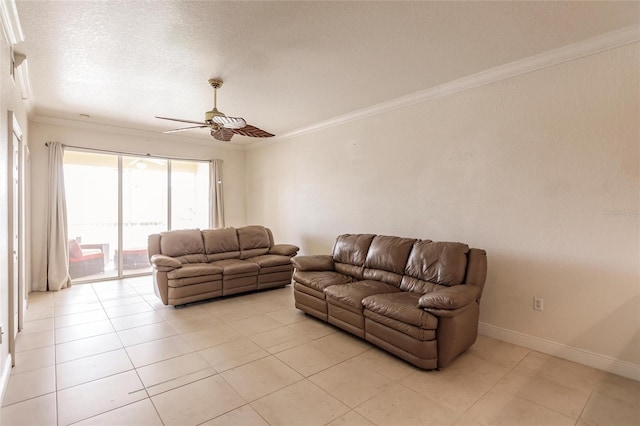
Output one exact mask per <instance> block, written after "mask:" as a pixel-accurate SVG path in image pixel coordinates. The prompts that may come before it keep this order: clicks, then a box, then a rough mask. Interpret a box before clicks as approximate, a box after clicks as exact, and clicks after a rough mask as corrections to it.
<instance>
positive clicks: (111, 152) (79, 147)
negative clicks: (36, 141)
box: [44, 142, 212, 163]
mask: <svg viewBox="0 0 640 426" xmlns="http://www.w3.org/2000/svg"><path fill="white" fill-rule="evenodd" d="M50 143H51V142H45V144H44V146H46V147H47V148H48V147H49V144H50ZM62 146H63V147H64V148H74V149H78V150H81V151H93V152H103V153H105V154H117V155H131V156H135V157H149V158H162V159H166V160H184V161H202V162H205V161H206V162H207V163H210V162H211V161H212V160H203V159H202V158H187V157H169V156H166V155H151V154H150V153H148V152H147V153H146V154H140V153H138V152H124V151H111V150H108V149H99V148H87V147H84V146H74V145H65V144H62Z"/></svg>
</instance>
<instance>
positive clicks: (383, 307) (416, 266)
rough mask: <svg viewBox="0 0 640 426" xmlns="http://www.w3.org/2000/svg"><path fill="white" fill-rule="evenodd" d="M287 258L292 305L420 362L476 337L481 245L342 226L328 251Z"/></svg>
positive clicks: (443, 359)
mask: <svg viewBox="0 0 640 426" xmlns="http://www.w3.org/2000/svg"><path fill="white" fill-rule="evenodd" d="M291 262H292V263H293V266H294V268H295V272H294V274H293V281H294V298H295V306H296V307H297V308H298V309H300V310H302V311H304V312H306V313H308V314H310V315H313V316H315V317H317V318H320V319H322V320H324V321H328V322H329V323H331V324H333V325H336V326H338V327H340V328H342V329H344V330H346V331H349V332H350V333H353V334H355V335H356V336H359V337H361V338H364V339H366V340H367V341H369V342H371V343H373V344H375V345H377V346H379V347H381V348H383V349H385V350H387V351H388V352H391V353H393V354H395V355H396V356H398V357H400V358H402V359H404V360H406V361H409V362H410V363H412V364H414V365H416V366H418V367H420V368H424V369H436V368H441V367H445V366H446V365H448V364H449V363H450V362H451V361H452V360H453V359H454V358H455V357H456V356H458V355H459V354H460V353H462V352H464V351H465V350H467V349H468V348H469V347H470V346H471V345H472V344H473V343H474V342H475V340H476V338H477V335H478V316H479V303H480V296H481V294H482V289H483V287H484V282H485V278H486V273H487V258H486V253H485V251H484V250H480V249H474V248H471V249H470V248H469V247H468V246H467V245H466V244H462V243H453V242H433V241H430V240H417V239H412V238H400V237H391V236H383V235H371V234H357V235H352V234H345V235H340V236H339V237H338V238H337V240H336V243H335V245H334V247H333V254H332V255H331V256H329V255H320V256H296V257H294V258H293V259H291Z"/></svg>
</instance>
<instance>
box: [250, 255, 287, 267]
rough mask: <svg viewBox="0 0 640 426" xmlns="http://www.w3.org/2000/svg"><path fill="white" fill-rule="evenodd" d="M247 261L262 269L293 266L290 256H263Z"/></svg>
mask: <svg viewBox="0 0 640 426" xmlns="http://www.w3.org/2000/svg"><path fill="white" fill-rule="evenodd" d="M246 261H247V262H253V263H257V264H258V265H260V267H261V268H268V267H270V266H280V265H287V266H291V258H290V257H289V256H280V255H277V254H264V255H262V256H256V257H250V258H248V259H246Z"/></svg>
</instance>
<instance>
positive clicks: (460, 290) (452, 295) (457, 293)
mask: <svg viewBox="0 0 640 426" xmlns="http://www.w3.org/2000/svg"><path fill="white" fill-rule="evenodd" d="M478 293H479V289H478V287H476V286H474V285H456V286H453V287H447V288H444V289H441V290H436V291H432V292H430V293H427V294H425V295H423V296H422V297H421V298H420V300H418V305H420V307H422V308H425V309H426V310H427V311H429V312H432V311H442V310H444V311H455V310H456V309H460V308H463V307H465V306H466V305H468V304H469V303H471V302H473V301H474V300H476V299H477V298H478ZM432 313H435V312H432Z"/></svg>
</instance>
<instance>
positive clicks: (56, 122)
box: [29, 114, 245, 151]
mask: <svg viewBox="0 0 640 426" xmlns="http://www.w3.org/2000/svg"><path fill="white" fill-rule="evenodd" d="M29 121H30V122H31V123H35V124H47V125H51V126H62V127H72V128H75V129H83V130H97V131H101V132H106V133H114V134H119V135H127V136H137V137H140V138H146V139H159V140H166V141H173V142H184V143H192V144H197V145H206V146H210V147H215V148H222V149H229V150H234V151H244V150H245V148H244V146H242V145H234V144H230V143H227V142H218V141H215V140H211V141H209V140H204V139H201V138H190V137H187V136H176V135H167V134H164V133H161V132H154V131H151V130H140V129H133V128H130V127H119V126H113V125H109V124H98V123H93V122H89V121H79V120H71V119H68V118H59V117H51V116H46V115H37V114H36V115H34V116H32V117H29Z"/></svg>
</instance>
